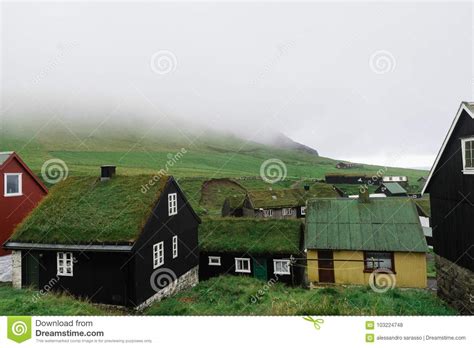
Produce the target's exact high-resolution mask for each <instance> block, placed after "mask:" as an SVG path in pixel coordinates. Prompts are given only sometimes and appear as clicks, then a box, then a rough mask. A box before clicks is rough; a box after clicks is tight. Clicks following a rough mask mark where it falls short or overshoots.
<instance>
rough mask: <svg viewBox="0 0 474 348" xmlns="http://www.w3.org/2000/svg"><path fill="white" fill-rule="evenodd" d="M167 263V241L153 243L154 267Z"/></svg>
mask: <svg viewBox="0 0 474 348" xmlns="http://www.w3.org/2000/svg"><path fill="white" fill-rule="evenodd" d="M164 264H165V243H164V242H159V243H156V244H154V245H153V269H155V268H158V267H160V266H163V265H164Z"/></svg>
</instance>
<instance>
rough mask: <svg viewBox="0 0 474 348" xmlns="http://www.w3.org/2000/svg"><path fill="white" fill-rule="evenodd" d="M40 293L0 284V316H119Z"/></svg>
mask: <svg viewBox="0 0 474 348" xmlns="http://www.w3.org/2000/svg"><path fill="white" fill-rule="evenodd" d="M38 294H39V293H38V291H34V290H29V289H22V290H16V289H12V288H11V285H10V284H7V283H0V315H114V314H119V312H118V311H116V310H111V309H109V308H105V307H102V306H97V305H92V304H90V303H89V302H86V301H80V300H77V299H74V298H72V297H69V296H66V295H56V294H51V293H49V294H45V295H42V296H39V295H38Z"/></svg>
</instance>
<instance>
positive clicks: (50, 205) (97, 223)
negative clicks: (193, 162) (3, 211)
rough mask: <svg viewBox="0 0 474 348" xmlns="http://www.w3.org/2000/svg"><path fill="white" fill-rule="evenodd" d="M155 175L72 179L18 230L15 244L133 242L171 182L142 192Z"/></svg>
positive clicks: (58, 187) (53, 192)
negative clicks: (103, 179) (104, 179)
mask: <svg viewBox="0 0 474 348" xmlns="http://www.w3.org/2000/svg"><path fill="white" fill-rule="evenodd" d="M151 179H152V176H150V175H136V176H120V175H117V176H115V177H113V178H112V179H111V180H107V181H100V180H99V178H97V177H91V176H87V177H69V178H68V179H66V180H65V181H63V182H61V183H59V184H57V185H55V186H54V187H53V189H52V190H51V191H50V192H49V194H48V196H47V197H46V198H45V199H44V200H43V201H42V202H41V203H40V204H39V205H38V207H37V208H36V209H34V210H33V211H32V212H31V214H30V215H29V216H28V217H27V218H26V219H25V220H24V221H23V223H21V224H20V225H19V226H18V227H17V228H16V230H15V232H14V234H13V236H12V237H11V238H10V241H15V242H36V243H64V244H83V243H94V244H95V243H105V244H107V243H127V242H133V241H135V240H136V239H137V237H138V236H139V234H140V233H141V231H142V229H143V226H144V224H145V223H146V221H147V220H148V218H149V215H150V213H151V211H152V209H153V208H154V206H155V205H156V202H157V200H158V199H159V196H160V194H161V191H162V190H163V188H164V187H165V185H166V183H167V181H168V177H166V176H163V177H162V178H161V179H160V180H159V181H158V182H156V184H155V185H153V186H150V187H151V189H149V190H148V191H146V192H145V193H143V192H142V185H146V184H148V183H149V182H150V180H151Z"/></svg>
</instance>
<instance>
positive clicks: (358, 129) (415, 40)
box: [1, 2, 474, 167]
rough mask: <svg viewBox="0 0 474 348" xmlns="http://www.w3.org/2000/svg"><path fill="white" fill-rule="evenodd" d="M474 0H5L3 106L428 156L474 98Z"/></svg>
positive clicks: (419, 158)
mask: <svg viewBox="0 0 474 348" xmlns="http://www.w3.org/2000/svg"><path fill="white" fill-rule="evenodd" d="M471 6H472V5H471V3H469V2H464V3H452V2H437V3H416V4H414V3H410V2H403V3H393V4H392V3H382V4H377V3H373V2H371V3H362V2H360V3H340V2H339V3H333V4H326V3H321V2H316V3H299V4H296V3H293V2H288V3H278V4H269V3H257V2H255V3H240V4H233V3H225V4H216V3H202V4H199V3H175V4H170V3H149V2H148V3H139V4H138V3H134V2H130V3H110V2H109V3H101V4H89V3H73V4H71V3H67V4H66V3H61V2H58V3H46V4H41V3H39V4H38V3H36V4H34V5H32V4H28V3H20V4H5V3H4V4H3V7H2V23H1V24H2V26H1V29H2V47H1V58H2V78H1V80H2V86H1V87H2V105H1V106H2V115H1V117H3V118H8V117H15V116H17V115H19V114H22V115H25V114H26V115H28V117H35V114H36V112H37V113H38V114H39V113H41V112H43V113H49V112H51V113H53V112H57V113H59V117H63V116H64V117H66V116H67V117H74V115H75V112H76V110H77V114H78V115H79V114H80V111H79V110H81V109H84V108H88V109H89V110H94V109H95V110H100V113H99V115H100V116H96V117H97V118H98V121H99V122H100V118H101V117H104V118H105V117H107V115H108V114H110V113H112V114H118V113H120V111H121V110H122V111H124V110H133V112H135V113H137V114H140V115H142V116H144V117H148V118H151V119H153V118H157V117H160V116H161V115H162V114H164V115H166V117H168V118H171V119H173V118H174V117H177V118H178V119H179V120H180V121H179V122H180V124H182V126H183V127H185V126H186V124H187V122H186V121H184V122H183V120H189V121H192V122H194V123H200V124H203V125H207V126H209V127H213V128H219V129H226V130H232V131H236V132H239V133H241V134H245V135H246V136H248V137H253V138H256V139H259V138H261V137H264V135H265V134H266V133H270V132H274V131H281V132H283V133H285V134H286V135H288V136H290V137H291V138H293V139H294V140H296V141H299V142H301V143H304V144H307V145H309V146H312V147H314V148H315V149H317V150H318V151H319V152H320V154H321V155H323V156H328V157H332V158H342V159H348V160H353V161H360V162H365V163H376V164H391V165H397V166H409V167H427V166H430V165H431V164H432V161H433V159H434V157H435V155H436V153H437V151H438V150H439V147H440V146H441V142H442V140H443V138H444V136H445V134H446V132H447V130H448V127H449V125H450V123H451V121H452V119H453V117H454V115H455V112H456V111H457V108H458V106H459V103H460V102H461V101H462V100H472V99H474V98H473V94H472V87H473V80H474V79H473V74H472V46H473V45H472V40H473V38H472V30H473V24H472V9H471ZM65 110H67V113H68V115H65V114H64V113H66V111H65ZM77 117H81V116H77Z"/></svg>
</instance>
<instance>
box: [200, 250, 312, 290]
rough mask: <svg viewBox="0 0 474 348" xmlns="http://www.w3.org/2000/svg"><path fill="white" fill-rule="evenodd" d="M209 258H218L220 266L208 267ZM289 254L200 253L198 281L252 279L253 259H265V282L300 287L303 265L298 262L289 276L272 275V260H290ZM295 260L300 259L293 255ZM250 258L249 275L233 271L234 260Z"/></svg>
mask: <svg viewBox="0 0 474 348" xmlns="http://www.w3.org/2000/svg"><path fill="white" fill-rule="evenodd" d="M209 256H220V258H221V265H220V266H211V265H209ZM290 256H291V255H290V254H255V255H250V256H249V255H248V254H245V253H222V252H201V254H200V263H199V280H200V281H202V280H207V279H209V278H211V277H217V276H219V275H223V274H229V275H241V276H251V277H254V276H255V273H254V265H253V259H265V260H266V263H267V280H270V279H274V280H278V282H282V283H285V284H288V285H300V284H302V282H303V273H304V272H303V270H304V265H302V263H301V262H300V261H299V262H298V263H296V264H295V265H293V266H291V268H290V273H291V274H290V275H282V274H279V275H276V274H273V271H274V268H273V260H274V259H288V260H289V259H290ZM293 256H294V257H295V258H298V257H301V256H298V255H293ZM236 257H239V258H250V259H251V267H250V270H251V273H239V272H236V271H235V258H236Z"/></svg>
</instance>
